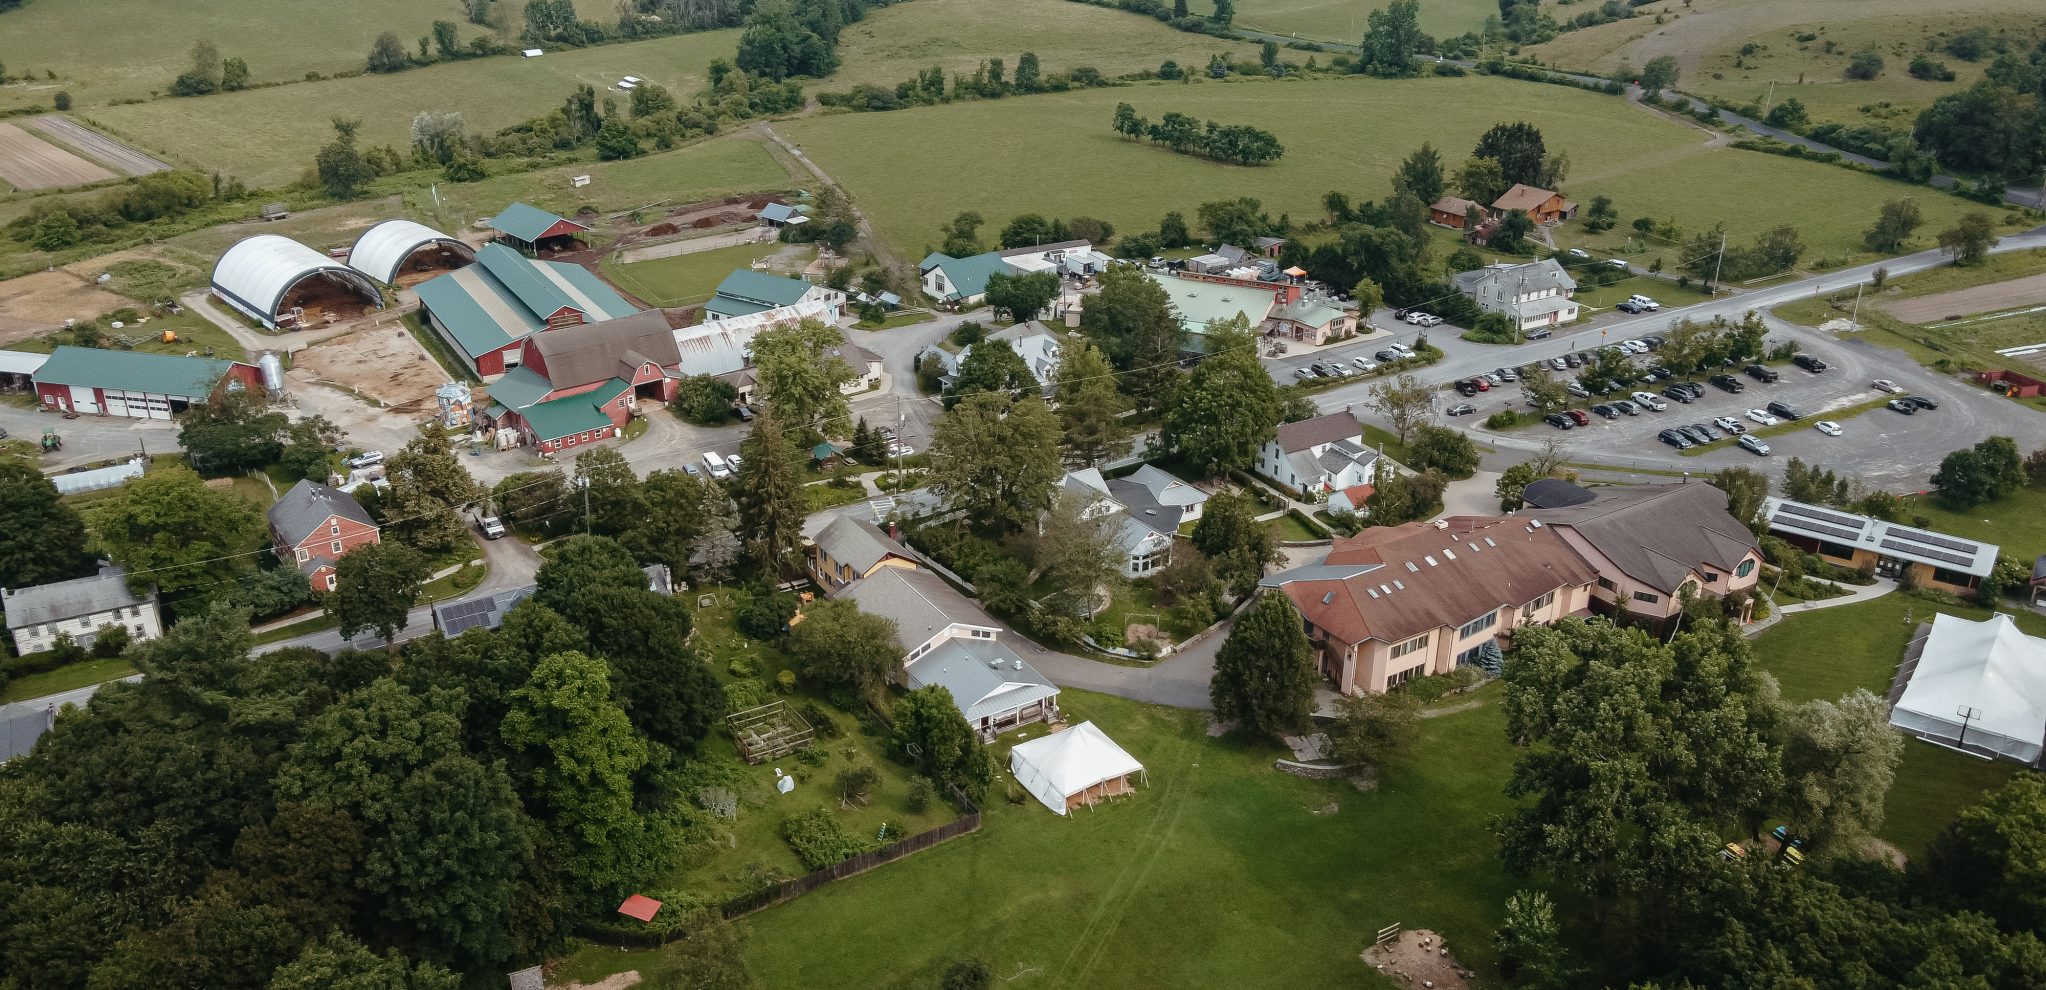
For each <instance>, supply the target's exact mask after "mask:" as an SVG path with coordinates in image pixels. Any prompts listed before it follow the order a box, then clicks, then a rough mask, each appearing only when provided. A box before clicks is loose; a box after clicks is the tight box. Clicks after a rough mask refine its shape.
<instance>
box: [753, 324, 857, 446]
mask: <svg viewBox="0 0 2046 990" xmlns="http://www.w3.org/2000/svg"><path fill="white" fill-rule="evenodd" d="M844 344H845V339H844V337H843V336H841V335H840V333H839V330H838V328H837V327H833V326H827V325H825V324H823V323H819V322H817V321H816V320H804V321H802V322H801V323H798V324H796V325H794V326H786V327H774V328H771V329H767V330H762V331H761V332H760V333H759V334H758V335H757V336H755V337H754V338H753V365H754V374H755V375H756V376H758V378H759V380H760V391H761V392H762V393H763V394H764V396H765V397H766V403H767V408H768V409H769V410H771V411H772V412H773V413H774V414H775V418H776V419H777V420H778V421H779V422H780V423H781V426H782V427H783V428H784V429H795V430H800V431H803V432H804V433H805V434H807V435H811V436H826V437H834V436H844V435H845V432H846V431H847V430H848V429H851V427H852V422H851V417H850V412H849V410H848V408H847V406H846V400H845V393H843V392H840V391H839V388H840V387H842V386H843V385H845V384H846V383H847V382H850V381H852V380H853V379H854V378H855V377H857V375H856V374H855V373H854V371H853V368H852V365H850V364H847V363H846V361H845V359H844V358H843V357H840V356H839V353H838V352H839V349H840V348H841V347H843V346H844ZM754 432H755V433H758V432H759V426H758V425H757V424H756V426H755V430H754Z"/></svg>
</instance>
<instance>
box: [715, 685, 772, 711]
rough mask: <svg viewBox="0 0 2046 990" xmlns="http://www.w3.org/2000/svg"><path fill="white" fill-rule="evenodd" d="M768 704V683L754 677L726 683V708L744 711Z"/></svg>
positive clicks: (727, 709)
mask: <svg viewBox="0 0 2046 990" xmlns="http://www.w3.org/2000/svg"><path fill="white" fill-rule="evenodd" d="M764 704H767V685H765V684H762V683H761V682H760V681H758V680H756V679H754V678H750V677H749V678H747V679H745V680H741V681H733V682H732V683H730V684H727V685H725V710H726V711H731V712H742V711H745V710H746V709H748V708H758V707H760V706H761V705H764Z"/></svg>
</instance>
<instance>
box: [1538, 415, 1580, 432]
mask: <svg viewBox="0 0 2046 990" xmlns="http://www.w3.org/2000/svg"><path fill="white" fill-rule="evenodd" d="M1542 422H1544V423H1547V424H1549V425H1550V426H1553V427H1555V428H1556V429H1559V430H1567V429H1570V428H1571V427H1574V426H1576V425H1577V421H1576V420H1574V419H1571V418H1570V417H1568V416H1565V415H1563V414H1562V413H1550V414H1548V415H1547V416H1544V417H1542Z"/></svg>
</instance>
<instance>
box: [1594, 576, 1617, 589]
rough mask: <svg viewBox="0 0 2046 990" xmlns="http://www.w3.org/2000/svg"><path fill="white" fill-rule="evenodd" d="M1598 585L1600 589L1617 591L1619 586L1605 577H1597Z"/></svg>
mask: <svg viewBox="0 0 2046 990" xmlns="http://www.w3.org/2000/svg"><path fill="white" fill-rule="evenodd" d="M1598 586H1599V588H1600V589H1602V590H1605V591H1618V590H1620V586H1619V585H1617V584H1614V583H1612V582H1611V581H1608V580H1606V579H1605V578H1599V579H1598Z"/></svg>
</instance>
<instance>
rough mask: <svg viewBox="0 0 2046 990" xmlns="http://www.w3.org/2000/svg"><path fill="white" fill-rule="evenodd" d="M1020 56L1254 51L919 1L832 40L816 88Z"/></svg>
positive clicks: (1070, 18) (1026, 2)
mask: <svg viewBox="0 0 2046 990" xmlns="http://www.w3.org/2000/svg"><path fill="white" fill-rule="evenodd" d="M1200 2H1204V0H1196V5H1197V6H1198V4H1199V3H1200ZM1459 2H1466V0H1459ZM1026 51H1031V52H1036V53H1037V62H1038V65H1039V66H1040V67H1042V69H1043V71H1044V72H1046V73H1052V72H1067V71H1070V70H1072V69H1074V68H1076V67H1078V66H1093V67H1094V68H1096V69H1099V70H1101V73H1102V74H1103V75H1108V76H1116V75H1121V74H1123V73H1125V72H1136V71H1140V70H1144V69H1156V68H1157V67H1158V64H1159V63H1160V62H1163V61H1165V60H1166V59H1173V60H1176V61H1178V62H1179V64H1181V65H1185V66H1192V67H1199V66H1205V65H1207V64H1208V57H1209V56H1211V55H1213V54H1215V53H1217V52H1221V53H1224V54H1226V55H1228V56H1229V57H1231V58H1234V59H1244V58H1252V59H1254V58H1256V56H1257V47H1256V46H1254V45H1248V44H1244V43H1241V42H1231V41H1227V40H1224V39H1221V38H1211V37H1208V36H1206V35H1199V34H1192V33H1189V32H1186V31H1175V30H1173V29H1172V28H1169V27H1166V26H1165V25H1163V24H1160V23H1158V22H1157V21H1155V20H1153V19H1151V18H1149V17H1141V16H1138V15H1135V14H1128V13H1124V12H1122V11H1119V10H1109V9H1107V8H1103V7H1092V6H1088V5H1087V4H1081V3H1072V2H1070V0H916V2H915V3H905V4H897V5H894V6H890V7H883V8H881V9H879V10H876V11H874V12H873V13H872V14H871V15H869V16H868V17H867V19H866V20H863V21H861V22H860V23H858V24H854V25H851V26H850V27H847V28H846V29H845V31H844V33H843V34H841V35H840V36H839V42H838V52H839V58H840V66H839V70H838V71H837V72H835V73H833V74H832V75H831V77H830V78H828V79H825V80H824V81H823V82H821V83H818V84H817V88H819V89H823V90H827V91H835V90H845V89H851V88H852V87H853V86H854V85H856V84H859V83H869V84H873V85H879V86H888V87H893V86H894V85H895V84H897V83H900V82H904V81H906V80H908V79H911V78H913V77H914V76H915V75H916V74H917V73H918V72H921V71H924V70H926V69H929V68H930V67H931V66H933V65H940V66H943V67H944V68H945V74H946V76H947V77H948V78H949V77H951V76H953V75H964V76H971V75H973V73H974V70H975V69H977V68H978V67H979V66H980V64H981V63H982V62H985V61H987V60H988V59H991V58H999V59H1001V60H1002V65H1003V68H1004V70H1005V71H1006V72H1007V73H1008V74H1009V76H1010V77H1012V78H1013V76H1014V73H1015V71H1016V59H1017V57H1018V56H1020V55H1021V54H1022V53H1024V52H1026ZM1302 57H1303V58H1304V57H1305V56H1304V55H1303V56H1302Z"/></svg>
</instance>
